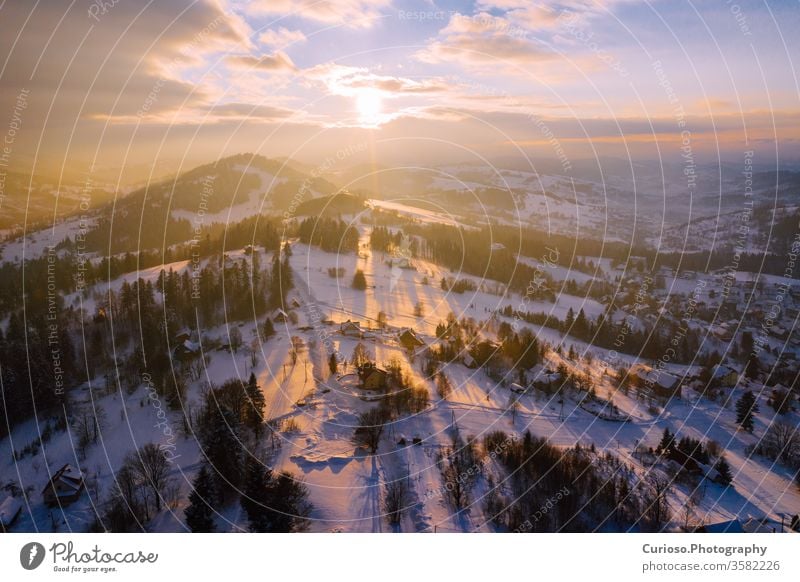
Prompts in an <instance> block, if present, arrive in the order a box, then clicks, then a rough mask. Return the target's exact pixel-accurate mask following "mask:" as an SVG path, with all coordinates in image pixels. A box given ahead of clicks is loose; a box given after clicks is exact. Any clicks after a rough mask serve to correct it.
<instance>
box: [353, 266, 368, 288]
mask: <svg viewBox="0 0 800 582" xmlns="http://www.w3.org/2000/svg"><path fill="white" fill-rule="evenodd" d="M366 288H367V278H366V277H365V276H364V271H362V270H361V269H358V270H357V271H356V272H355V274H354V275H353V289H357V290H359V291H363V290H364V289H366Z"/></svg>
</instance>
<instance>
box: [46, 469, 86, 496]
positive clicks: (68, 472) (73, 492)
mask: <svg viewBox="0 0 800 582" xmlns="http://www.w3.org/2000/svg"><path fill="white" fill-rule="evenodd" d="M84 487H85V483H84V480H83V475H82V474H81V472H80V471H78V470H77V469H75V468H74V467H73V466H72V465H70V464H69V463H68V464H66V465H64V466H63V467H61V468H60V469H59V470H58V471H56V472H55V474H54V475H53V477H52V478H51V479H50V481H49V482H48V483H47V485H45V487H44V489H42V497H43V498H44V502H45V503H46V504H47V505H59V506H63V505H69V504H70V503H72V502H74V501H77V500H78V498H80V496H81V494H82V493H83V490H84Z"/></svg>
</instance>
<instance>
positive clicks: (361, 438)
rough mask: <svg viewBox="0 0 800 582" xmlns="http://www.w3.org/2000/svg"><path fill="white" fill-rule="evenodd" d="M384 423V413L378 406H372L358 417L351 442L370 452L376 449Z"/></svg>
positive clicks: (372, 452) (374, 451)
mask: <svg viewBox="0 0 800 582" xmlns="http://www.w3.org/2000/svg"><path fill="white" fill-rule="evenodd" d="M385 423H386V415H385V414H384V412H383V411H382V410H381V409H380V408H372V409H370V410H368V411H367V412H364V413H362V414H360V415H359V417H358V426H357V427H356V430H355V432H354V433H353V443H354V444H356V445H357V446H364V447H367V448H368V449H369V452H370V453H371V454H373V455H374V454H375V453H376V452H377V451H378V445H379V444H380V440H381V435H382V434H383V429H384V427H385Z"/></svg>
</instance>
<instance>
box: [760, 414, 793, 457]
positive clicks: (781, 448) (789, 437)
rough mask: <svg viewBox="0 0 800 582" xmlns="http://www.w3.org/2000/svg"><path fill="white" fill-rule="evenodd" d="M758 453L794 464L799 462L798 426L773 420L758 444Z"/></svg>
mask: <svg viewBox="0 0 800 582" xmlns="http://www.w3.org/2000/svg"><path fill="white" fill-rule="evenodd" d="M758 449H759V453H761V454H763V455H765V456H767V457H769V458H771V459H780V461H781V462H782V463H786V464H787V465H794V464H795V463H798V462H800V428H798V427H796V426H792V425H791V424H789V423H788V422H783V421H776V422H773V423H772V424H771V425H770V426H769V428H768V429H767V432H765V433H764V438H762V439H761V442H760V443H759V446H758Z"/></svg>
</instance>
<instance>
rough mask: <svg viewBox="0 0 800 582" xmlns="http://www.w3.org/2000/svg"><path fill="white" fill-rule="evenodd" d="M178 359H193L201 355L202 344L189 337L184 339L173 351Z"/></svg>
mask: <svg viewBox="0 0 800 582" xmlns="http://www.w3.org/2000/svg"><path fill="white" fill-rule="evenodd" d="M172 353H173V354H174V356H175V359H176V360H180V361H186V360H191V359H192V358H195V357H197V356H199V355H200V344H199V343H196V342H193V341H191V340H189V339H186V340H183V341H182V342H181V343H179V344H178V345H177V346H175V349H174V350H173V352H172Z"/></svg>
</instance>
